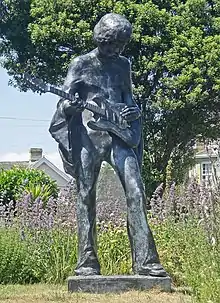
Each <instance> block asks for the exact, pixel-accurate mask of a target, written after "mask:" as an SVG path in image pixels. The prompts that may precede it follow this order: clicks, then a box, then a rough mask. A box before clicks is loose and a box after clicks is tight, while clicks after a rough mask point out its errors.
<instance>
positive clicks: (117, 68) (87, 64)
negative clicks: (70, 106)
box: [80, 52, 125, 150]
mask: <svg viewBox="0 0 220 303" xmlns="http://www.w3.org/2000/svg"><path fill="white" fill-rule="evenodd" d="M86 56H87V57H85V56H82V60H83V61H82V63H81V65H82V67H81V72H80V78H81V80H83V82H84V83H85V85H84V86H83V88H82V89H81V92H80V95H81V97H82V99H84V100H86V101H87V102H91V103H94V104H96V105H98V106H101V104H100V103H99V102H98V101H92V99H93V98H94V97H95V96H102V97H104V98H105V99H107V100H108V101H109V102H110V103H112V104H116V103H124V100H123V92H124V90H125V81H124V78H125V77H124V75H123V73H124V70H123V66H121V65H120V58H119V59H117V60H115V61H105V62H102V61H100V60H99V59H98V58H97V56H96V55H95V53H94V52H91V53H89V54H87V55H86ZM82 120H83V124H84V126H85V128H86V130H87V134H88V135H89V137H90V139H91V140H92V142H93V144H94V145H95V146H96V147H97V148H99V149H100V148H102V149H103V148H104V150H105V149H106V148H108V147H109V145H110V144H111V141H112V138H111V136H110V135H109V133H108V132H103V131H102V132H100V131H94V130H92V129H90V128H89V127H88V126H87V123H88V122H89V121H91V120H94V117H93V113H92V112H90V111H88V110H84V111H83V113H82Z"/></svg>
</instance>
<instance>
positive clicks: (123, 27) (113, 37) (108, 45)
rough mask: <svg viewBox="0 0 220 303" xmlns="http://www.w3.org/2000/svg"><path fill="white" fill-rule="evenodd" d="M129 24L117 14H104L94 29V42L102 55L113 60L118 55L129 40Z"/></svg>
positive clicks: (130, 29) (130, 31)
mask: <svg viewBox="0 0 220 303" xmlns="http://www.w3.org/2000/svg"><path fill="white" fill-rule="evenodd" d="M131 34H132V27H131V24H130V22H129V21H128V20H127V19H126V18H125V17H123V16H121V15H118V14H113V13H110V14H106V15H105V16H103V17H102V18H101V19H100V21H99V22H98V23H97V24H96V26H95V28H94V36H93V37H94V41H95V42H96V44H97V45H98V48H99V51H100V52H101V54H102V55H104V56H106V57H109V58H115V57H117V56H119V55H120V53H121V52H122V51H123V49H124V47H125V45H126V44H127V43H128V41H129V40H130V38H131Z"/></svg>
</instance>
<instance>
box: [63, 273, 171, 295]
mask: <svg viewBox="0 0 220 303" xmlns="http://www.w3.org/2000/svg"><path fill="white" fill-rule="evenodd" d="M152 288H158V289H161V290H162V291H167V292H170V291H171V279H170V278H169V277H151V276H139V275H134V276H132V275H131V276H129V275H126V276H73V277H69V278H68V291H70V292H90V293H117V292H124V291H129V290H149V289H152Z"/></svg>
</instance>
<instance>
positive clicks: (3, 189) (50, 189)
mask: <svg viewBox="0 0 220 303" xmlns="http://www.w3.org/2000/svg"><path fill="white" fill-rule="evenodd" d="M24 192H27V193H30V194H31V195H32V196H33V199H36V198H37V197H41V198H42V199H43V200H44V201H47V200H48V198H49V197H57V194H58V187H57V184H56V182H55V181H53V180H52V179H51V178H50V177H49V176H48V175H47V174H46V173H45V172H43V171H41V170H37V169H33V168H22V167H13V168H11V169H9V170H3V169H2V170H0V198H1V200H2V201H1V202H2V203H3V204H4V205H7V204H8V203H9V202H10V201H13V202H14V203H15V201H16V200H17V199H19V197H20V195H22V194H23V193H24Z"/></svg>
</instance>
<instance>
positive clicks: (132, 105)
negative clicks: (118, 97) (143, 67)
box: [121, 58, 141, 121]
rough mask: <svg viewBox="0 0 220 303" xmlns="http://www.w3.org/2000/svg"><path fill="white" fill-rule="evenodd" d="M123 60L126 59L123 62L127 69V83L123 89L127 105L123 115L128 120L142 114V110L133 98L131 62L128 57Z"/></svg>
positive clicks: (132, 119)
mask: <svg viewBox="0 0 220 303" xmlns="http://www.w3.org/2000/svg"><path fill="white" fill-rule="evenodd" d="M123 61H124V62H123V63H124V71H125V72H124V75H125V85H124V89H123V100H124V103H125V104H126V106H125V108H124V109H123V110H122V112H121V115H122V116H123V117H124V118H125V119H126V120H128V121H134V120H137V119H138V118H139V117H140V116H141V111H140V109H139V107H138V106H137V104H136V102H135V101H134V98H133V93H132V80H131V65H130V62H129V61H128V60H127V59H126V58H124V60H123Z"/></svg>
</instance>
